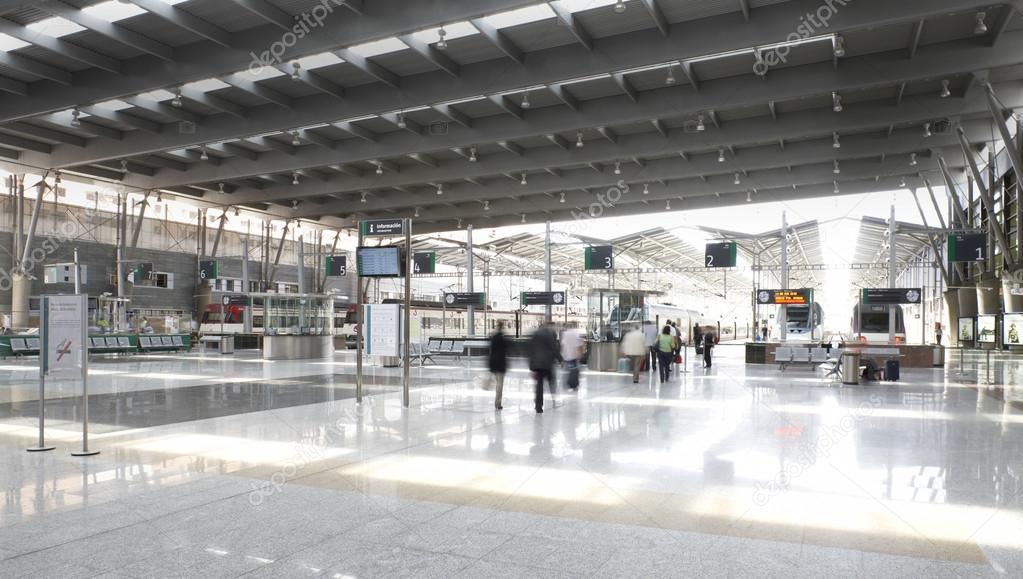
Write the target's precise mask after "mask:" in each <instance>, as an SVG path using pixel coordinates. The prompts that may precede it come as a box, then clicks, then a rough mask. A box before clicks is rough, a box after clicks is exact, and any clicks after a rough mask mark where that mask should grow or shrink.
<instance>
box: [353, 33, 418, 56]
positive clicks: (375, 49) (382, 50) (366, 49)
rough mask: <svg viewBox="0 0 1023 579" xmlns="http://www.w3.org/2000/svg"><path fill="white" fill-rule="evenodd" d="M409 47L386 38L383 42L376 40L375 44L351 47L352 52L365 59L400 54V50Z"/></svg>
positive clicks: (398, 41) (393, 39)
mask: <svg viewBox="0 0 1023 579" xmlns="http://www.w3.org/2000/svg"><path fill="white" fill-rule="evenodd" d="M406 48H408V46H405V43H404V42H402V41H400V40H398V39H397V38H394V37H391V38H384V39H382V40H374V41H373V42H367V43H365V44H359V45H356V46H353V47H351V49H350V50H351V51H352V52H354V53H355V54H358V55H359V56H361V57H363V58H370V57H373V56H380V55H381V54H388V53H390V52H398V51H399V50H405V49H406Z"/></svg>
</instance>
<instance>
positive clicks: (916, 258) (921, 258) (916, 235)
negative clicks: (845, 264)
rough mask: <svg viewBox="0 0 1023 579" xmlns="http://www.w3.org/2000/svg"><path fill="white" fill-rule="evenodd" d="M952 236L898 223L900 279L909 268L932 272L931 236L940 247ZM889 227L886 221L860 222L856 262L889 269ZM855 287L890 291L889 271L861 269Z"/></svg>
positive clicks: (897, 256) (870, 219) (897, 240)
mask: <svg viewBox="0 0 1023 579" xmlns="http://www.w3.org/2000/svg"><path fill="white" fill-rule="evenodd" d="M947 234H948V232H947V231H946V230H944V229H937V228H933V227H924V226H923V225H918V224H915V223H906V222H903V221H896V222H895V255H896V277H898V275H900V274H902V273H903V272H904V271H905V269H906V268H907V267H926V268H931V267H932V266H933V264H932V263H931V261H930V260H929V257H930V255H929V254H928V253H927V250H928V248H930V241H929V240H928V236H931V237H932V239H934V240H935V241H936V243H937V244H938V245H939V246H940V245H941V244H943V243H944V240H945V236H946V235H947ZM888 238H889V224H888V221H887V220H885V219H879V218H877V217H869V216H865V217H863V219H861V220H860V230H859V233H858V234H857V239H856V251H855V253H854V258H853V259H854V261H855V262H856V263H859V264H875V265H887V264H888V262H889V248H890V247H891V245H890V242H889V239H888ZM852 281H853V283H854V284H855V285H857V286H859V287H888V285H889V282H888V270H887V268H886V267H885V268H881V267H876V268H872V269H860V270H857V271H856V272H855V275H854V276H853V279H852Z"/></svg>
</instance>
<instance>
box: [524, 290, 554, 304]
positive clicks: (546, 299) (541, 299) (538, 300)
mask: <svg viewBox="0 0 1023 579" xmlns="http://www.w3.org/2000/svg"><path fill="white" fill-rule="evenodd" d="M519 303H520V304H522V305H524V306H563V305H565V292H522V293H520V294H519Z"/></svg>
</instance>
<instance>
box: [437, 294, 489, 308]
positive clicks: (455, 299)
mask: <svg viewBox="0 0 1023 579" xmlns="http://www.w3.org/2000/svg"><path fill="white" fill-rule="evenodd" d="M486 299H487V298H486V294H484V293H483V292H458V293H448V294H444V305H446V306H448V307H458V306H479V307H483V306H484V305H486V303H487V302H486Z"/></svg>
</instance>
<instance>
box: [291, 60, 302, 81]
mask: <svg viewBox="0 0 1023 579" xmlns="http://www.w3.org/2000/svg"><path fill="white" fill-rule="evenodd" d="M301 70H302V65H301V64H299V62H298V61H297V60H294V61H292V62H291V80H294V81H299V80H302V75H301Z"/></svg>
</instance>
